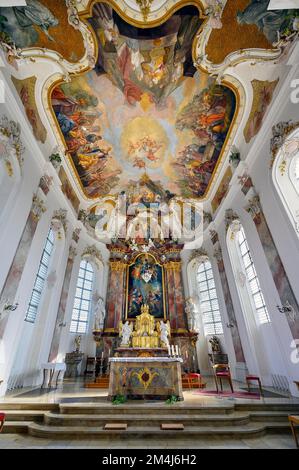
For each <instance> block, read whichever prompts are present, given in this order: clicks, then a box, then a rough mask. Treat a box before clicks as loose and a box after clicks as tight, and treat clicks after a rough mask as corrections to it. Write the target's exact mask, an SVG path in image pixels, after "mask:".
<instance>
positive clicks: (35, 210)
mask: <svg viewBox="0 0 299 470" xmlns="http://www.w3.org/2000/svg"><path fill="white" fill-rule="evenodd" d="M46 210H47V208H46V206H45V202H44V200H43V199H41V198H40V197H39V196H38V195H37V194H34V196H33V199H32V207H31V212H32V214H33V217H34V218H35V219H36V220H37V221H39V219H40V218H41V216H42V214H43V213H44V212H46Z"/></svg>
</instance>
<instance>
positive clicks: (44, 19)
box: [0, 0, 85, 62]
mask: <svg viewBox="0 0 299 470" xmlns="http://www.w3.org/2000/svg"><path fill="white" fill-rule="evenodd" d="M26 3H27V6H16V7H6V8H5V7H3V8H1V7H0V40H2V41H5V42H7V43H12V42H13V43H14V44H15V45H16V47H17V48H20V49H25V48H35V47H38V48H47V49H50V50H53V51H55V52H58V53H59V54H61V55H62V56H63V57H64V58H65V59H66V60H68V61H70V62H77V61H79V60H80V59H81V58H82V57H83V55H84V52H85V49H84V42H83V37H82V35H81V33H80V31H78V30H76V29H74V28H73V27H72V26H71V25H70V24H69V22H68V13H67V8H66V6H65V2H64V1H63V0H41V1H39V0H26Z"/></svg>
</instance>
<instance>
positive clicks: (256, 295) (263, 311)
mask: <svg viewBox="0 0 299 470" xmlns="http://www.w3.org/2000/svg"><path fill="white" fill-rule="evenodd" d="M237 236H238V246H239V250H240V255H241V259H242V264H243V268H244V271H245V275H246V279H247V282H248V287H249V291H250V293H251V296H252V299H253V303H254V306H255V310H256V314H257V318H258V321H259V323H269V322H270V317H269V313H268V310H267V307H266V303H265V299H264V296H263V293H262V290H261V286H260V282H259V278H258V275H257V273H256V269H255V266H254V262H253V259H252V256H251V253H250V250H249V246H248V243H247V240H246V236H245V232H244V229H243V227H242V225H240V230H239V232H238V234H237Z"/></svg>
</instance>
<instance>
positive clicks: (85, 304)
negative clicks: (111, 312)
mask: <svg viewBox="0 0 299 470" xmlns="http://www.w3.org/2000/svg"><path fill="white" fill-rule="evenodd" d="M93 278H94V271H93V268H92V265H91V264H90V263H88V262H87V261H86V260H82V261H81V263H80V269H79V275H78V281H77V288H76V294H75V301H74V306H73V314H72V320H71V328H70V331H71V333H83V334H84V333H86V331H87V326H88V318H89V313H90V307H91V297H92V284H93Z"/></svg>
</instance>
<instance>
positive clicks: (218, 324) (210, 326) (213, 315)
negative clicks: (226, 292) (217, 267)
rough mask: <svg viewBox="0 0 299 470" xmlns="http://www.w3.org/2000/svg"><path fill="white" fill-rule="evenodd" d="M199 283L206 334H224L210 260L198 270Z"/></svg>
mask: <svg viewBox="0 0 299 470" xmlns="http://www.w3.org/2000/svg"><path fill="white" fill-rule="evenodd" d="M197 284H198V289H199V299H200V308H201V312H202V313H203V322H204V330H205V334H206V335H215V334H222V333H223V327H222V321H221V315H220V311H219V304H218V299H217V292H216V288H215V280H214V276H213V271H212V266H211V263H210V261H206V262H204V263H201V264H200V266H199V268H198V271H197Z"/></svg>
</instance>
